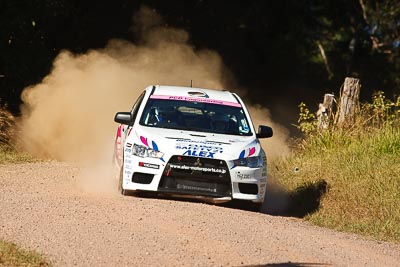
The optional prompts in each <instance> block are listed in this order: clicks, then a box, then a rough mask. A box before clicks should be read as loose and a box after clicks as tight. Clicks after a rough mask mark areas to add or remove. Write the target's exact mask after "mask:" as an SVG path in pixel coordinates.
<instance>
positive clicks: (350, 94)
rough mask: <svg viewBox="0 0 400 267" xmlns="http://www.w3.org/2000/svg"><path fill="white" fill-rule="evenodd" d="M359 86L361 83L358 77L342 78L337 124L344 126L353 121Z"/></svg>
mask: <svg viewBox="0 0 400 267" xmlns="http://www.w3.org/2000/svg"><path fill="white" fill-rule="evenodd" d="M360 88H361V84H360V80H359V79H355V78H350V77H347V78H346V79H345V80H344V86H343V91H342V97H341V99H340V108H339V120H338V125H339V126H346V125H350V124H352V123H354V120H355V113H356V110H357V108H358V99H359V95H360Z"/></svg>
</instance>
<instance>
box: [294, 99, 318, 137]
mask: <svg viewBox="0 0 400 267" xmlns="http://www.w3.org/2000/svg"><path fill="white" fill-rule="evenodd" d="M298 107H299V109H300V110H299V119H298V120H297V122H298V126H297V127H298V128H299V130H300V131H301V132H302V133H304V134H311V133H312V132H315V130H316V129H317V120H316V117H315V115H314V114H313V113H311V112H310V110H309V109H308V107H307V105H306V104H305V103H304V102H301V103H300V105H299V106H298Z"/></svg>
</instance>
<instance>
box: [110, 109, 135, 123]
mask: <svg viewBox="0 0 400 267" xmlns="http://www.w3.org/2000/svg"><path fill="white" fill-rule="evenodd" d="M114 121H115V122H118V123H121V124H127V125H129V124H131V123H132V114H131V113H130V112H117V114H115V117H114Z"/></svg>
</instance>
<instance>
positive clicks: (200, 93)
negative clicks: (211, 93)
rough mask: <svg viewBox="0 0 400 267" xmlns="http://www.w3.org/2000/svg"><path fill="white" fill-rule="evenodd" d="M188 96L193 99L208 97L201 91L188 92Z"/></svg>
mask: <svg viewBox="0 0 400 267" xmlns="http://www.w3.org/2000/svg"><path fill="white" fill-rule="evenodd" d="M188 95H190V96H193V97H205V98H208V95H207V94H206V93H204V92H202V91H189V92H188Z"/></svg>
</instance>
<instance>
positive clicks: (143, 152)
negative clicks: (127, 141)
mask: <svg viewBox="0 0 400 267" xmlns="http://www.w3.org/2000/svg"><path fill="white" fill-rule="evenodd" d="M132 155H134V156H138V157H142V158H162V157H163V156H164V153H162V152H160V151H157V150H154V149H151V148H148V147H145V146H141V145H137V144H133V148H132Z"/></svg>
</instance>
